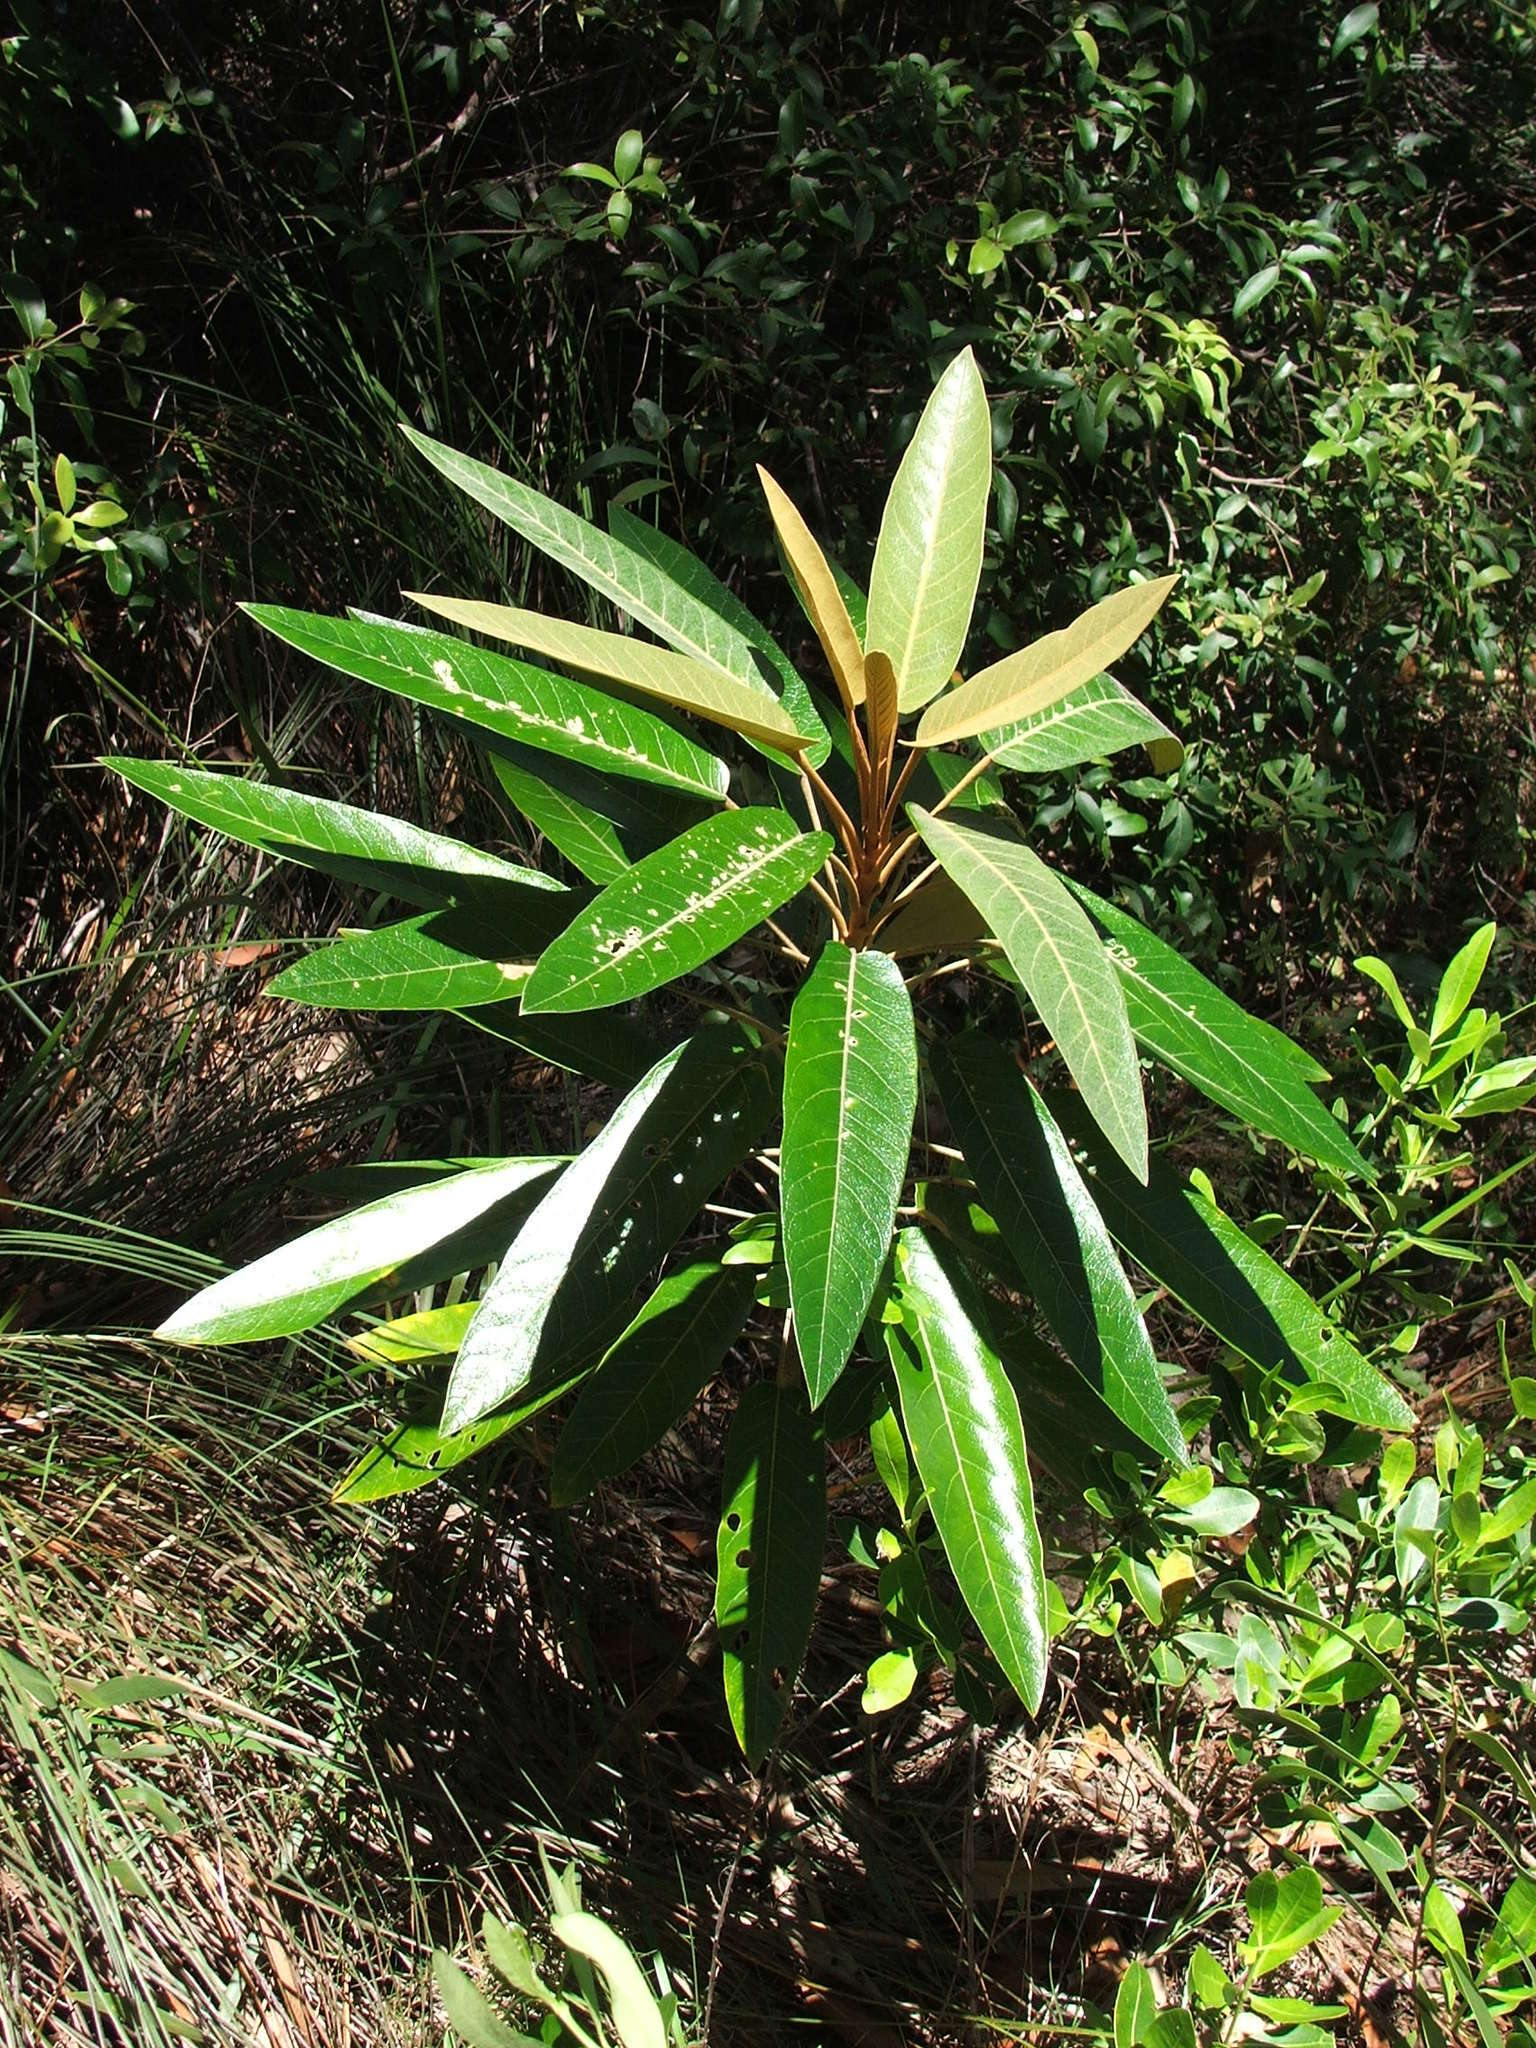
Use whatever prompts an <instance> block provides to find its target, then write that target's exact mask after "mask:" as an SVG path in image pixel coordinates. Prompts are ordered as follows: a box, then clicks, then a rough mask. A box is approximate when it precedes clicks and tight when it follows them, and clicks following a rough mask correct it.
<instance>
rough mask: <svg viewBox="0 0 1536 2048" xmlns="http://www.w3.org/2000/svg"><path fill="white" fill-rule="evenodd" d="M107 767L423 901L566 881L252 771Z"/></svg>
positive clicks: (278, 851) (214, 821)
mask: <svg viewBox="0 0 1536 2048" xmlns="http://www.w3.org/2000/svg"><path fill="white" fill-rule="evenodd" d="M102 766H103V767H104V768H110V769H111V770H112V771H113V773H114V774H117V775H120V776H122V778H123V780H124V781H125V782H130V783H132V784H133V786H134V788H135V789H142V790H143V791H144V792H145V793H146V795H149V796H152V797H156V798H157V799H158V800H159V801H160V802H161V803H163V804H168V805H169V806H170V808H171V809H172V810H174V811H179V812H180V813H181V814H182V816H183V817H185V818H192V819H195V820H196V822H197V823H198V824H200V825H207V826H209V827H210V828H211V829H212V830H213V831H215V832H222V833H223V834H224V836H225V837H226V838H227V839H236V840H238V841H239V842H240V844H241V845H242V846H254V847H255V848H256V849H257V850H258V851H259V852H261V853H266V854H271V855H273V856H274V857H275V858H277V859H280V860H293V861H299V862H301V863H302V864H303V865H304V866H305V867H313V868H319V869H321V870H322V871H323V872H324V873H326V874H331V875H337V876H339V877H341V878H343V879H344V880H347V881H357V882H362V883H364V884H366V885H367V886H369V887H372V888H376V889H384V890H387V891H388V892H389V893H390V894H391V895H395V896H402V897H404V898H405V899H406V901H407V902H411V903H419V904H421V905H422V906H423V907H424V908H440V907H442V906H443V905H446V904H449V903H452V902H454V901H455V900H456V899H457V898H459V897H460V896H463V895H465V894H473V895H474V897H475V899H476V900H477V901H482V902H483V901H486V900H493V899H494V896H495V895H496V894H497V893H498V892H499V893H500V895H501V897H502V900H505V895H506V892H509V891H511V890H525V891H532V890H546V891H549V892H551V893H553V892H557V891H558V890H559V889H560V884H559V883H558V882H556V881H554V880H552V879H551V877H549V876H548V875H541V874H540V873H539V872H538V870H537V869H536V868H527V867H519V866H517V865H516V864H515V863H514V862H512V861H509V860H502V859H500V858H499V856H497V855H496V854H491V853H481V852H479V851H478V850H477V849H476V848H475V847H472V846H463V845H461V844H460V843H459V841H458V840H456V839H446V838H444V837H443V836H442V834H440V833H437V832H427V831H424V830H423V829H422V827H421V826H419V825H412V824H410V823H408V822H407V821H406V820H405V819H404V818H387V817H384V816H381V815H380V814H379V813H378V812H375V811H365V810H362V809H360V808H359V807H358V806H357V805H355V804H342V803H336V802H335V801H334V800H333V799H331V798H329V797H319V796H305V795H303V794H301V792H299V791H298V790H293V789H275V788H273V787H272V786H271V785H270V784H268V783H262V782H252V781H251V780H250V779H249V778H248V777H247V776H244V775H226V774H216V773H214V772H212V771H210V770H208V769H206V768H184V767H182V766H181V764H180V763H179V762H176V761H130V760H125V759H124V758H122V757H121V756H119V755H110V756H108V757H106V758H105V759H104V760H103V761H102Z"/></svg>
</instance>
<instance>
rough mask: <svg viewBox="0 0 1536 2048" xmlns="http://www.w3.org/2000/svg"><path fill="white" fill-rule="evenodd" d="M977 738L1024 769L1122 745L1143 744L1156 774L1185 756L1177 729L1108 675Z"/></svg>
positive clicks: (1045, 768) (1103, 756)
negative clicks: (1046, 706) (1168, 724)
mask: <svg viewBox="0 0 1536 2048" xmlns="http://www.w3.org/2000/svg"><path fill="white" fill-rule="evenodd" d="M981 744H982V746H984V747H985V748H986V750H987V752H988V753H989V754H992V755H994V756H995V757H996V759H997V760H998V761H1000V762H1001V763H1002V765H1003V766H1004V767H1005V768H1016V769H1017V770H1018V771H1019V772H1020V773H1021V774H1024V775H1049V774H1051V773H1053V772H1054V771H1055V770H1057V769H1061V768H1076V767H1077V766H1078V765H1079V764H1080V763H1081V762H1083V761H1107V760H1108V759H1109V757H1110V756H1111V755H1112V754H1118V753H1120V752H1122V751H1123V749H1124V748H1126V747H1136V746H1141V747H1145V748H1146V749H1147V751H1148V752H1149V753H1150V754H1151V756H1152V766H1153V767H1154V768H1155V769H1156V770H1157V772H1158V774H1160V775H1169V774H1171V773H1172V772H1173V770H1174V769H1175V768H1177V767H1178V765H1179V763H1180V762H1181V761H1182V760H1183V758H1184V743H1183V741H1182V740H1181V739H1179V738H1178V736H1177V734H1175V733H1172V732H1170V731H1169V729H1168V727H1167V726H1166V725H1164V724H1163V722H1162V720H1161V719H1160V718H1157V717H1155V716H1154V715H1153V713H1152V712H1150V711H1149V710H1148V709H1147V707H1146V705H1145V704H1141V703H1138V701H1137V700H1136V698H1134V697H1133V696H1132V695H1131V693H1130V691H1129V690H1127V689H1123V688H1122V687H1121V685H1120V684H1119V683H1117V682H1116V681H1115V679H1114V677H1113V676H1095V677H1094V678H1093V680H1092V681H1091V682H1086V683H1084V684H1082V685H1081V687H1080V688H1078V689H1075V690H1073V691H1072V693H1071V694H1070V695H1069V696H1066V697H1063V698H1061V700H1060V701H1059V702H1058V703H1055V704H1052V705H1050V706H1049V707H1048V708H1047V709H1046V710H1044V711H1037V712H1036V713H1035V714H1034V716H1033V717H1031V718H1021V719H1019V720H1017V721H1016V722H1015V723H1013V724H1011V725H1006V726H1002V727H1000V728H995V729H993V730H991V731H989V732H986V733H984V734H983V735H982V739H981Z"/></svg>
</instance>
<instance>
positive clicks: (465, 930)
mask: <svg viewBox="0 0 1536 2048" xmlns="http://www.w3.org/2000/svg"><path fill="white" fill-rule="evenodd" d="M492 943H493V939H492V934H491V931H490V929H489V927H488V926H487V925H486V924H485V922H484V921H483V920H482V919H480V918H472V917H466V916H465V915H464V914H463V913H461V912H458V911H452V910H445V911H432V912H429V913H428V914H427V915H426V916H424V917H412V918H408V919H407V920H406V921H405V923H403V924H393V925H386V926H385V927H384V929H383V930H381V931H376V932H358V933H354V934H352V935H350V936H348V937H345V938H339V939H333V940H332V941H331V942H330V943H329V944H328V945H325V946H322V947H321V948H320V949H319V950H318V951H317V952H314V953H308V954H306V955H305V957H304V958H303V959H302V960H297V961H295V962H294V964H293V965H292V966H291V967H285V968H284V969H283V972H282V973H281V974H279V975H278V976H277V977H276V979H275V980H273V981H271V982H269V983H268V985H267V993H268V994H269V995H274V996H285V997H287V999H288V1000H289V1001H290V1002H294V1003H313V1004H314V1005H315V1007H316V1008H317V1009H322V1010H467V1009H473V1008H475V1007H476V1006H477V1005H479V1004H482V1003H501V1002H505V1001H506V1000H507V998H508V997H509V996H515V995H516V994H517V992H518V990H519V989H520V988H521V987H522V985H523V983H524V982H525V981H526V980H527V979H528V977H529V975H530V974H532V972H533V962H532V961H531V960H488V959H486V958H485V957H484V954H483V953H482V951H481V950H480V948H481V947H482V946H486V945H490V944H492Z"/></svg>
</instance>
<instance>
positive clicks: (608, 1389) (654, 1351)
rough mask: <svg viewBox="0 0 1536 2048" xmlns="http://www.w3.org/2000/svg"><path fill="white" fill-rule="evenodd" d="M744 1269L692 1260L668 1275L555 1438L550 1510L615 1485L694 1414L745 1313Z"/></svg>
mask: <svg viewBox="0 0 1536 2048" xmlns="http://www.w3.org/2000/svg"><path fill="white" fill-rule="evenodd" d="M755 1289H756V1276H755V1274H754V1273H753V1271H752V1269H751V1267H750V1266H720V1265H718V1264H716V1263H715V1262H714V1261H713V1260H710V1259H699V1260H695V1261H694V1262H693V1264H691V1265H688V1266H684V1267H683V1268H682V1270H681V1271H680V1272H677V1273H670V1274H668V1275H667V1277H666V1278H665V1279H664V1280H663V1281H662V1282H661V1284H660V1285H659V1286H658V1287H657V1289H656V1291H655V1293H654V1294H652V1296H651V1298H650V1300H649V1301H647V1302H646V1304H645V1306H644V1308H642V1309H641V1310H640V1312H639V1314H638V1315H637V1316H636V1317H635V1319H634V1321H633V1322H632V1323H631V1324H630V1325H629V1328H628V1329H627V1330H625V1332H624V1333H623V1335H622V1336H621V1337H619V1338H618V1339H617V1340H616V1342H615V1343H614V1344H613V1346H612V1348H611V1349H610V1350H609V1351H608V1352H607V1353H606V1354H605V1355H604V1357H603V1359H602V1362H601V1363H600V1364H599V1366H598V1368H597V1370H596V1371H595V1372H594V1373H593V1374H592V1376H591V1378H590V1379H589V1380H588V1381H587V1383H586V1385H585V1386H584V1387H583V1388H582V1391H581V1395H580V1397H579V1399H578V1400H577V1402H576V1406H575V1407H574V1408H573V1409H572V1410H571V1415H570V1420H569V1421H568V1422H567V1423H566V1425H565V1427H564V1429H562V1430H561V1432H560V1440H559V1442H558V1443H557V1444H556V1446H555V1461H554V1465H553V1468H552V1470H551V1472H550V1481H549V1497H550V1499H551V1500H552V1501H553V1502H554V1503H555V1505H556V1506H565V1505H566V1504H568V1503H569V1502H571V1501H575V1500H580V1499H581V1498H582V1497H583V1495H585V1494H588V1493H590V1492H591V1491H592V1489H593V1487H594V1486H597V1485H600V1484H601V1482H602V1481H603V1480H605V1479H616V1478H617V1477H618V1475H619V1474H620V1473H621V1472H626V1471H628V1469H629V1467H630V1466H631V1465H633V1464H634V1462H635V1460H636V1459H637V1458H643V1457H644V1456H645V1453H646V1452H647V1451H648V1450H649V1449H650V1448H651V1446H652V1445H653V1444H656V1443H659V1442H660V1441H661V1439H662V1437H663V1436H664V1435H665V1434H666V1432H667V1431H668V1430H669V1429H670V1428H671V1427H672V1425H673V1424H674V1423H675V1422H677V1421H678V1420H679V1419H680V1417H682V1416H683V1415H685V1414H686V1413H687V1411H688V1410H689V1408H691V1407H692V1405H693V1403H694V1401H695V1400H696V1399H697V1397H698V1395H699V1394H700V1392H701V1391H702V1390H703V1388H704V1386H705V1385H706V1384H707V1382H708V1381H709V1380H711V1379H712V1378H713V1377H714V1375H715V1373H716V1372H718V1370H719V1368H720V1362H721V1360H722V1359H723V1358H724V1357H725V1354H726V1353H727V1352H728V1351H729V1350H730V1348H731V1346H732V1345H733V1344H734V1343H735V1342H736V1339H737V1338H738V1337H739V1336H740V1335H741V1333H742V1330H743V1329H744V1328H745V1327H746V1321H747V1317H748V1316H749V1315H750V1314H751V1313H752V1304H753V1297H754V1293H755Z"/></svg>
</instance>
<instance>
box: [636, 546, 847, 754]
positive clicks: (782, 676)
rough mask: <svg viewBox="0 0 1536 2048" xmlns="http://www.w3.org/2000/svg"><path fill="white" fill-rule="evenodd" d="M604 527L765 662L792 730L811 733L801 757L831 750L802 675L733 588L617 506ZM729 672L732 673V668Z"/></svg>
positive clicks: (672, 642)
mask: <svg viewBox="0 0 1536 2048" xmlns="http://www.w3.org/2000/svg"><path fill="white" fill-rule="evenodd" d="M608 525H609V527H610V528H611V530H612V533H613V537H614V539H615V540H617V541H619V542H621V543H622V544H623V545H624V546H625V547H627V548H629V549H630V550H631V551H632V552H633V553H634V554H637V555H642V556H643V557H644V558H645V560H646V561H648V562H652V563H654V564H655V566H656V567H657V568H658V569H660V570H661V572H662V574H663V575H664V576H666V577H668V578H669V579H670V580H671V582H672V583H674V584H675V585H676V586H677V587H678V588H679V589H680V590H682V591H684V592H685V593H686V594H687V595H688V596H689V597H691V598H694V599H695V600H696V601H697V602H698V603H699V604H701V605H702V606H703V607H704V609H705V610H706V611H709V612H713V613H714V614H715V616H716V617H717V618H720V619H723V620H724V621H725V623H726V625H727V626H729V627H731V628H733V629H734V630H735V631H736V632H737V633H739V634H740V636H741V638H742V639H743V640H744V641H745V642H746V643H747V645H748V646H749V647H750V648H751V649H752V651H753V653H754V654H755V655H756V656H757V659H758V667H759V670H760V671H761V670H762V669H763V667H764V664H765V663H766V665H767V671H768V673H769V674H770V675H771V677H772V678H773V679H774V680H775V681H776V682H777V685H778V694H779V698H780V700H781V702H782V703H783V706H784V709H785V710H786V711H787V712H788V714H789V716H790V718H791V720H792V721H793V722H794V726H795V730H796V731H797V732H803V733H809V734H811V735H812V736H813V737H814V739H815V742H816V744H815V745H814V746H813V747H811V748H810V749H809V751H808V753H807V757H806V758H807V759H808V760H809V762H810V764H811V766H812V767H813V768H819V767H820V766H821V764H822V762H823V761H825V760H826V758H827V755H828V754H829V753H830V752H831V750H832V742H831V740H830V738H829V737H828V734H827V729H826V726H825V725H824V724H823V722H822V719H821V714H820V713H819V712H818V711H817V709H816V706H815V704H814V703H813V702H812V701H811V693H810V691H809V690H808V689H807V688H806V686H805V681H804V678H803V677H802V676H801V674H800V672H799V670H798V669H797V668H796V667H795V665H794V663H793V662H792V661H791V660H790V658H789V656H788V655H787V654H786V653H785V652H784V650H783V648H782V647H781V646H780V645H779V643H778V641H777V640H775V639H774V637H773V635H772V634H771V633H770V632H769V631H768V628H767V627H766V626H765V625H764V624H763V623H762V621H761V620H760V619H756V618H754V617H753V615H752V614H751V612H749V611H748V610H747V607H746V606H745V605H744V604H743V603H742V601H741V599H740V598H739V597H738V596H737V595H736V593H735V591H733V590H730V589H728V588H727V587H726V585H725V584H723V583H722V582H721V581H720V579H719V577H718V576H717V575H716V574H715V573H714V571H713V570H712V569H710V568H708V567H707V566H706V565H705V564H704V563H703V562H701V561H700V560H699V558H698V556H697V555H696V554H694V553H693V551H692V550H691V549H689V548H685V547H684V546H683V544H682V542H681V541H677V540H673V538H672V536H671V535H670V534H666V533H662V532H660V531H659V530H658V529H657V528H656V527H654V526H647V525H646V523H645V521H644V520H643V519H637V518H636V517H635V515H634V514H633V513H632V512H627V511H626V510H625V509H624V507H623V506H622V505H610V506H609V507H608ZM656 631H658V632H660V633H661V637H662V638H663V639H664V640H666V641H667V643H668V645H669V646H674V647H675V646H676V645H677V642H676V641H675V640H674V639H672V637H671V635H670V634H669V633H666V632H664V631H662V629H661V628H660V627H659V626H658V627H657V628H656ZM684 651H686V650H684ZM730 673H732V674H735V673H736V671H735V670H732V671H730Z"/></svg>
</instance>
